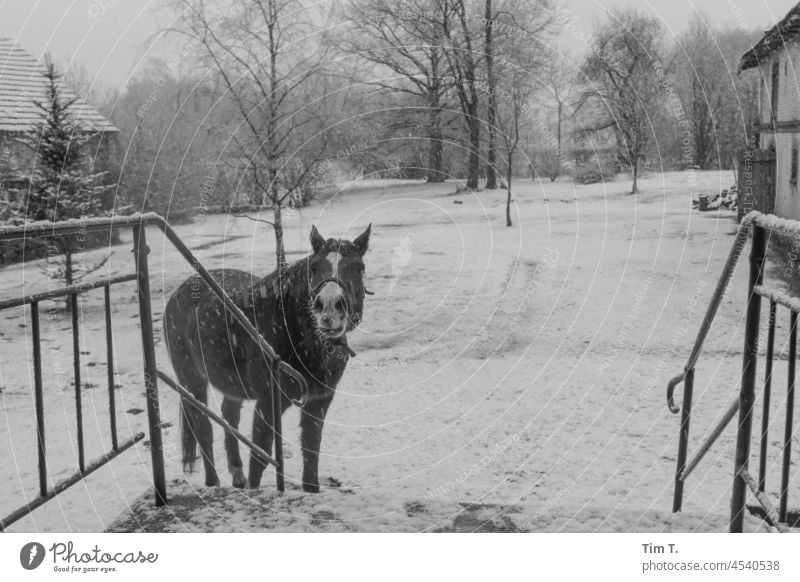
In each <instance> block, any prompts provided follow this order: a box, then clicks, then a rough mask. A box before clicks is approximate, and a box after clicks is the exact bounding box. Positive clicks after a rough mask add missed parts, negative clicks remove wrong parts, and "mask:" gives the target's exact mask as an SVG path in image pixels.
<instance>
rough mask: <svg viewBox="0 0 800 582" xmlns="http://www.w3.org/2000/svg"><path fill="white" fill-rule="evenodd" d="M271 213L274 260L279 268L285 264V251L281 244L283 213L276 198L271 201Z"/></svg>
mask: <svg viewBox="0 0 800 582" xmlns="http://www.w3.org/2000/svg"><path fill="white" fill-rule="evenodd" d="M272 214H273V218H272V222H273V224H274V226H273V229H274V230H275V261H276V262H277V266H278V268H281V267H282V266H283V265H285V264H286V251H285V250H284V246H283V214H282V212H281V203H280V200H278V199H275V200H273V201H272Z"/></svg>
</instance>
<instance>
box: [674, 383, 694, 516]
mask: <svg viewBox="0 0 800 582" xmlns="http://www.w3.org/2000/svg"><path fill="white" fill-rule="evenodd" d="M693 391H694V368H691V369H689V370H687V371H686V378H684V381H683V403H682V406H681V432H680V438H679V441H678V465H677V467H676V469H675V491H674V493H673V498H672V511H673V512H677V511H680V510H681V507H682V506H683V477H682V474H683V471H684V470H685V469H686V454H687V451H688V448H689V423H690V421H691V419H692V392H693Z"/></svg>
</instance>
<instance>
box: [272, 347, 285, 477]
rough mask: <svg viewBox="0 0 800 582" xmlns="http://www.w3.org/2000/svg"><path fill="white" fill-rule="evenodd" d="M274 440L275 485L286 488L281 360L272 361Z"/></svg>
mask: <svg viewBox="0 0 800 582" xmlns="http://www.w3.org/2000/svg"><path fill="white" fill-rule="evenodd" d="M272 381H273V384H272V436H273V439H272V442H273V443H275V486H276V487H277V489H278V491H281V492H283V490H284V475H283V420H282V418H281V414H282V413H283V390H282V387H281V360H280V358H276V359H275V360H274V361H273V362H272Z"/></svg>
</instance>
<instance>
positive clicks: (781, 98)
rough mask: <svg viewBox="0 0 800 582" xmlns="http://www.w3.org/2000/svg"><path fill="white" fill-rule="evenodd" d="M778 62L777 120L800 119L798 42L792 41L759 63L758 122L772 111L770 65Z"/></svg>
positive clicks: (767, 119)
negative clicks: (759, 98)
mask: <svg viewBox="0 0 800 582" xmlns="http://www.w3.org/2000/svg"><path fill="white" fill-rule="evenodd" d="M776 61H777V62H778V122H782V121H800V43H798V42H796V41H793V42H791V43H790V44H789V45H788V46H787V47H786V48H784V49H782V50H781V51H778V52H776V53H775V54H774V55H773V56H772V58H771V59H770V60H769V61H766V62H764V63H763V64H762V65H761V78H762V79H763V83H762V86H761V92H760V97H761V101H760V108H759V111H760V115H759V122H760V123H764V124H766V123H769V122H770V116H771V112H772V97H771V93H772V65H773V63H775V62H776Z"/></svg>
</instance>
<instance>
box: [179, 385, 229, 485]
mask: <svg viewBox="0 0 800 582" xmlns="http://www.w3.org/2000/svg"><path fill="white" fill-rule="evenodd" d="M178 376H179V378H180V376H181V374H178ZM179 381H180V383H181V384H183V385H184V386H185V387H186V389H187V390H189V392H191V393H192V395H193V396H194V397H195V398H196V399H197V400H199V401H200V402H202V403H203V404H206V402H207V400H208V397H207V394H208V384H207V383H206V382H205V381H204V382H203V383H202V384H196V383H186V382H185V380H184V379H183V378H180V380H179ZM181 411H182V413H183V414H182V415H181V416H182V421H183V462H184V465H185V466H187V467H188V469H189V472H191V471H192V469H193V465H194V454H195V453H194V450H195V447H194V443H195V442H196V443H197V444H198V445H199V446H200V456H201V457H202V458H203V466H204V467H205V470H206V485H207V486H209V487H213V486H215V485H219V479H218V478H217V471H216V469H215V468H214V433H213V432H212V430H211V421H210V420H209V419H208V417H207V416H206V415H205V414H203V413H202V412H200V411H199V410H197V409H195V408H194V407H193V406H190V405H188V404H183V403H181Z"/></svg>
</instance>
